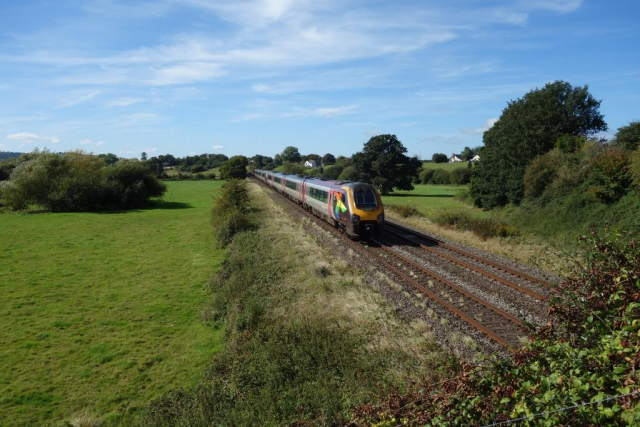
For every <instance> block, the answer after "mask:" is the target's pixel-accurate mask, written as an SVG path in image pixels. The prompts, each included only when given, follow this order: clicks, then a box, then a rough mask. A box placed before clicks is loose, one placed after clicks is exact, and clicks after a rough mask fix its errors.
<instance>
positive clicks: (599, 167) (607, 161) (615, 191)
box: [589, 148, 633, 203]
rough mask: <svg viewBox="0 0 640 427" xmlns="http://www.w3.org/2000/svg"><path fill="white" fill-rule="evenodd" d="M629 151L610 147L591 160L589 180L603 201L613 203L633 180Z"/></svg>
mask: <svg viewBox="0 0 640 427" xmlns="http://www.w3.org/2000/svg"><path fill="white" fill-rule="evenodd" d="M629 166H630V158H629V152H627V151H623V150H620V149H617V148H612V149H609V150H607V151H605V152H604V153H602V154H600V155H599V156H597V157H596V158H594V159H593V160H592V162H591V170H590V171H589V180H590V182H591V184H593V186H594V187H592V189H591V190H592V191H593V193H594V194H595V195H596V197H597V198H598V199H599V200H601V201H602V202H604V203H615V202H617V201H618V200H620V198H622V197H623V196H624V195H625V194H627V191H629V188H630V187H631V183H632V181H633V178H632V175H631V171H630V168H629Z"/></svg>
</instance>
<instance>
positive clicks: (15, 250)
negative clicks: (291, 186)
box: [0, 181, 222, 425]
mask: <svg viewBox="0 0 640 427" xmlns="http://www.w3.org/2000/svg"><path fill="white" fill-rule="evenodd" d="M220 185H221V183H220V182H212V181H197V182H169V183H168V187H169V191H168V192H167V194H166V195H165V197H164V201H162V202H158V203H156V204H155V205H154V206H153V207H152V208H151V209H144V210H137V211H128V212H115V213H98V214H95V213H93V214H92V213H60V214H49V213H38V214H12V213H3V214H0V218H1V219H0V265H2V268H1V270H2V272H1V277H2V281H0V293H1V294H2V304H1V305H0V328H1V329H2V331H3V333H2V335H0V424H1V425H26V424H36V425H41V424H45V423H53V424H56V423H58V422H60V421H65V420H69V419H71V418H72V417H74V416H77V415H80V414H88V415H91V416H96V417H99V418H101V419H105V420H106V421H107V424H118V423H121V422H125V421H126V420H127V419H130V418H131V416H132V414H135V413H136V411H137V409H138V408H140V407H142V406H144V405H145V404H146V403H147V402H148V401H149V400H150V399H152V398H154V397H157V396H159V395H160V394H162V393H164V392H166V391H167V390H171V389H175V388H178V387H189V386H191V385H194V384H195V383H196V382H197V381H198V380H199V379H200V377H201V375H203V373H204V371H205V366H206V364H207V363H208V361H209V360H210V359H211V355H212V354H213V353H215V352H216V351H217V350H218V349H219V348H220V347H221V342H222V340H221V336H220V335H221V333H220V332H218V331H216V330H215V328H213V327H212V326H210V325H206V324H204V323H203V322H202V321H201V318H200V312H201V306H202V304H203V303H204V302H205V301H206V300H207V298H208V296H207V293H206V291H205V285H206V283H207V281H208V279H209V278H210V277H211V276H212V274H213V273H214V272H215V271H216V270H217V268H218V266H219V264H220V262H221V260H222V251H218V250H214V249H212V236H211V234H212V233H211V230H210V227H209V225H208V223H209V210H210V207H211V205H212V196H213V195H214V194H215V193H216V192H217V190H218V188H219V187H220Z"/></svg>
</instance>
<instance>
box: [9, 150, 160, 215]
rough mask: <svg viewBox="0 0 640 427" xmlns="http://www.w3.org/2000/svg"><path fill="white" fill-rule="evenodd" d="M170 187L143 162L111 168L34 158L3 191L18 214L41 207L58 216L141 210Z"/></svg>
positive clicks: (76, 158)
mask: <svg viewBox="0 0 640 427" xmlns="http://www.w3.org/2000/svg"><path fill="white" fill-rule="evenodd" d="M165 191H166V186H165V185H164V184H163V183H162V182H160V181H158V179H157V178H156V177H155V175H154V174H153V172H151V171H150V170H149V169H148V168H147V167H146V166H145V165H143V164H142V163H140V162H137V161H120V162H119V163H117V164H116V165H115V166H105V164H104V161H103V160H102V159H100V158H98V157H97V156H93V155H87V154H82V153H66V154H51V153H48V152H44V153H38V154H37V155H33V156H32V157H31V158H30V160H26V161H24V162H22V163H21V164H20V165H18V167H16V169H15V171H14V172H13V173H12V175H11V180H10V181H8V182H7V183H6V184H5V185H4V186H3V190H2V197H3V199H4V203H5V204H6V205H7V206H9V207H10V208H12V209H14V210H18V209H25V208H27V207H28V206H30V205H38V206H40V207H42V208H45V209H47V210H49V211H53V212H69V211H98V210H107V209H126V208H139V207H143V206H146V204H147V203H148V202H149V199H150V198H151V197H159V196H161V195H162V194H164V192H165Z"/></svg>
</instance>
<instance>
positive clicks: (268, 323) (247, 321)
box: [141, 183, 460, 425]
mask: <svg viewBox="0 0 640 427" xmlns="http://www.w3.org/2000/svg"><path fill="white" fill-rule="evenodd" d="M246 187H247V192H246V196H247V197H248V199H247V200H249V206H247V207H246V209H244V210H245V211H246V214H247V217H246V218H245V219H244V220H243V224H245V225H247V226H246V227H243V229H241V230H240V229H238V230H235V232H234V233H232V234H234V235H233V237H231V238H230V239H227V238H228V236H229V234H224V235H223V236H224V239H225V240H226V241H227V242H228V245H227V258H226V260H225V262H224V263H223V266H222V268H221V270H220V272H219V273H218V274H217V275H216V276H215V277H214V278H213V279H212V280H211V284H210V291H211V301H210V303H209V304H207V305H206V307H204V309H203V317H204V318H205V319H206V321H207V322H209V323H211V324H212V325H213V324H218V325H223V326H222V327H223V328H224V331H225V336H226V344H225V348H224V350H223V351H222V352H221V353H220V354H218V355H217V356H216V357H215V358H214V360H213V361H212V363H211V365H210V367H209V369H208V371H207V373H206V375H205V377H204V378H203V380H202V381H201V383H200V385H199V386H198V387H197V388H195V389H192V390H179V391H173V392H170V393H168V394H166V395H164V396H163V397H161V398H160V399H158V400H156V401H155V402H154V403H153V404H152V405H150V407H149V408H148V409H147V411H146V414H145V418H144V419H143V420H141V424H144V425H176V424H178V423H179V422H181V423H184V424H186V425H210V424H211V421H212V420H215V422H216V423H217V424H221V425H291V424H300V425H335V424H347V423H349V422H350V420H351V419H352V418H354V417H355V416H356V415H355V413H354V412H353V408H356V407H359V406H362V405H366V406H368V405H374V406H375V405H377V404H381V403H382V402H383V401H384V399H385V398H386V397H387V396H388V395H390V394H393V393H404V392H407V391H408V390H409V389H410V388H411V387H412V385H415V384H417V383H418V382H438V381H441V380H442V379H444V378H449V377H451V376H452V375H453V376H455V375H457V374H458V372H459V369H460V365H459V364H458V361H457V360H458V358H457V357H456V355H455V354H454V353H453V352H452V351H450V350H447V349H445V348H443V347H442V346H441V345H440V344H439V343H438V339H437V336H436V334H434V332H433V331H432V330H431V329H430V328H429V326H428V325H427V323H426V322H424V321H420V320H419V319H414V320H413V321H407V320H405V319H401V318H399V317H398V316H397V313H396V311H395V310H394V309H393V307H391V306H390V305H389V304H388V303H387V302H386V300H385V296H384V295H382V294H381V293H379V292H377V291H376V290H374V289H372V288H371V287H370V286H368V283H369V281H370V279H371V278H370V277H369V273H368V272H367V271H363V270H362V269H360V268H359V267H358V266H357V265H354V262H353V261H352V255H350V252H351V250H350V249H349V248H348V247H341V246H340V242H339V241H338V242H335V241H333V240H332V239H333V238H332V237H330V236H326V233H325V234H321V233H314V231H313V230H315V228H314V227H313V226H310V224H309V223H308V222H307V220H301V219H294V218H293V217H292V216H291V215H289V214H288V211H287V210H286V208H285V207H284V206H283V205H281V204H279V203H274V201H273V199H272V198H271V197H270V193H271V192H270V191H267V190H265V189H263V188H261V187H258V185H257V184H251V183H249V184H247V186H246ZM236 190H237V189H236ZM236 192H237V191H234V192H232V193H236ZM223 193H224V194H227V195H229V194H232V193H226V192H224V191H223ZM236 196H238V195H237V194H236ZM236 196H229V197H227V198H226V199H225V200H219V201H218V202H217V203H224V204H225V205H227V206H228V205H230V202H231V204H233V198H234V197H236ZM239 197H240V198H241V199H242V198H243V197H244V196H243V195H239ZM229 198H231V199H232V200H229ZM214 210H215V211H216V212H221V210H220V209H219V208H214ZM225 221H228V220H227V219H225V220H224V221H221V223H225ZM219 225H220V224H219ZM218 228H219V227H218ZM309 230H312V231H309ZM218 232H219V231H218ZM320 236H324V237H320ZM322 239H325V240H322ZM341 253H342V254H344V255H345V256H338V255H339V254H341ZM374 278H375V280H383V279H382V278H380V277H378V275H375V274H374Z"/></svg>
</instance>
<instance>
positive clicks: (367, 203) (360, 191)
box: [353, 187, 378, 209]
mask: <svg viewBox="0 0 640 427" xmlns="http://www.w3.org/2000/svg"><path fill="white" fill-rule="evenodd" d="M353 198H354V201H355V203H356V207H357V208H358V209H368V208H375V207H376V206H378V202H377V200H376V194H375V193H374V192H373V189H371V188H370V187H358V188H356V189H355V190H354V192H353Z"/></svg>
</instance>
